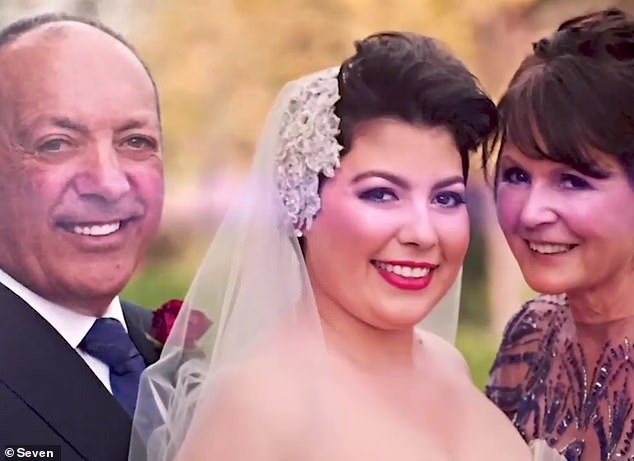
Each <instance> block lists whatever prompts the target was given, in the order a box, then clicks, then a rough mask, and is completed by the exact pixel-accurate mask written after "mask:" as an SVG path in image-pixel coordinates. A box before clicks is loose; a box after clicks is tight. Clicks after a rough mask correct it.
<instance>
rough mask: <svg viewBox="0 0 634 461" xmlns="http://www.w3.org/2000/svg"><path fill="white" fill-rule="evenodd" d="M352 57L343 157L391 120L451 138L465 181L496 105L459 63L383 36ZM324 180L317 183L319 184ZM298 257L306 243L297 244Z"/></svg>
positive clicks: (344, 93) (434, 45) (419, 42)
mask: <svg viewBox="0 0 634 461" xmlns="http://www.w3.org/2000/svg"><path fill="white" fill-rule="evenodd" d="M355 48H356V52H355V54H354V55H353V56H351V57H350V58H348V59H347V60H345V61H344V62H343V64H342V65H341V69H340V71H339V95H340V99H339V100H338V101H337V103H336V104H335V113H336V114H337V116H338V117H339V118H340V120H341V121H340V133H339V136H338V137H337V141H338V142H339V144H340V145H341V146H342V147H343V149H342V150H341V154H340V155H341V157H343V156H344V155H346V154H347V153H348V152H349V151H350V149H351V148H352V145H353V143H354V139H355V134H356V130H357V129H358V128H359V126H360V125H362V124H363V123H365V122H368V121H371V120H374V119H378V118H393V119H397V120H401V121H404V122H407V123H412V124H421V125H425V126H429V127H445V128H446V129H447V130H448V131H449V132H450V133H451V135H452V137H453V139H454V141H455V143H456V146H457V147H458V151H459V153H460V157H461V160H462V173H463V177H464V179H465V182H466V180H467V177H468V174H469V154H470V153H472V152H474V151H476V150H477V149H478V148H479V147H480V146H481V145H482V143H483V142H484V141H485V140H486V139H488V138H489V137H490V136H491V135H492V133H493V131H494V130H495V129H496V128H497V126H498V113H497V109H496V107H495V103H494V102H493V101H492V100H491V99H490V98H489V97H488V96H487V95H486V94H485V93H484V91H482V89H481V88H480V86H479V83H478V80H477V79H476V78H475V77H474V76H473V74H471V73H470V72H469V70H467V68H466V67H465V66H464V64H463V63H462V62H460V61H459V60H458V59H457V58H456V57H455V56H453V55H452V54H451V53H450V52H449V51H448V50H446V49H445V47H444V46H443V45H442V44H441V43H440V42H438V41H437V40H435V39H433V38H431V37H426V36H423V35H417V34H413V33H400V32H384V33H378V34H374V35H371V36H369V37H367V38H365V39H363V40H360V41H357V42H356V43H355ZM326 180H327V179H326V178H325V177H323V176H322V177H321V178H320V184H323V183H324V181H326ZM299 242H300V247H301V249H302V252H304V250H305V246H304V245H305V242H304V238H303V237H300V239H299Z"/></svg>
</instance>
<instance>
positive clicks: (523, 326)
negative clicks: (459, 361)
mask: <svg viewBox="0 0 634 461" xmlns="http://www.w3.org/2000/svg"><path fill="white" fill-rule="evenodd" d="M628 332H629V333H630V334H632V333H634V320H632V319H631V318H630V319H624V320H617V321H613V322H606V323H603V324H600V325H587V324H579V323H576V322H575V321H574V319H573V317H572V314H571V311H570V308H569V305H568V299H567V297H566V296H564V295H561V296H546V295H543V296H540V297H537V298H535V299H534V300H532V301H529V302H528V303H526V304H525V305H524V306H523V307H522V309H521V310H520V312H519V313H518V314H516V315H515V316H514V318H513V319H512V320H511V321H510V322H509V324H508V325H507V328H506V331H505V334H504V338H503V340H502V345H501V346H500V351H499V352H498V356H497V358H496V360H495V363H494V364H493V367H492V369H491V379H490V382H489V385H488V386H487V389H486V393H487V396H488V397H489V398H490V399H491V400H492V401H493V402H494V403H495V404H496V405H497V406H498V407H500V408H501V409H502V410H503V411H504V412H505V413H506V415H507V416H508V417H509V418H510V419H511V420H512V421H513V423H514V424H515V426H516V427H517V428H518V430H519V431H520V433H521V434H522V436H523V437H524V438H525V439H526V440H527V441H531V440H535V439H544V440H545V441H546V442H547V443H548V444H549V445H551V446H553V447H556V448H557V449H558V450H559V451H560V452H561V453H562V454H564V455H565V457H566V459H567V460H568V461H634V450H633V449H632V440H633V439H634V413H633V412H632V409H633V402H634V386H633V385H632V384H631V382H632V381H634V379H632V378H634V373H633V368H634V362H633V361H632V359H633V357H632V355H633V354H632V349H631V344H630V342H629V339H628Z"/></svg>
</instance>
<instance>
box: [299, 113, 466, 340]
mask: <svg viewBox="0 0 634 461" xmlns="http://www.w3.org/2000/svg"><path fill="white" fill-rule="evenodd" d="M321 198H322V208H321V210H320V212H319V214H318V215H317V217H316V219H315V222H314V224H313V226H312V227H311V228H310V229H309V230H308V232H307V233H306V263H307V266H308V271H309V274H310V277H311V282H312V285H313V288H314V291H315V296H316V299H317V302H318V304H319V308H320V310H321V311H322V315H323V314H325V313H326V312H325V310H331V312H333V311H332V309H334V310H335V311H341V312H344V313H345V314H346V315H350V316H352V317H354V318H357V319H359V320H361V321H363V322H364V323H367V324H370V325H372V326H374V327H376V328H380V329H385V330H396V329H401V328H407V327H411V326H413V325H415V324H416V323H418V322H419V321H420V320H421V319H423V318H424V317H425V316H426V315H427V314H428V313H429V312H430V311H431V310H432V309H433V307H434V306H435V305H436V303H437V302H438V301H439V300H440V299H441V298H442V296H443V295H444V294H445V293H446V292H447V291H448V290H449V288H450V287H451V285H452V284H453V282H454V281H455V279H456V276H457V274H458V271H459V269H460V266H461V265H462V262H463V259H464V256H465V253H466V251H467V246H468V243H469V222H468V215H467V209H466V206H465V203H464V202H465V185H464V178H463V175H462V163H461V159H460V154H459V153H458V150H457V147H456V145H455V143H454V141H453V138H452V137H451V135H450V134H449V132H448V131H447V130H446V129H444V128H428V127H425V126H420V125H412V124H409V123H405V122H401V121H397V120H390V119H378V120H373V121H371V122H368V123H365V124H363V126H361V127H359V129H358V130H357V133H356V136H355V139H354V142H353V145H352V149H350V151H349V152H348V153H347V154H346V155H345V156H344V157H343V159H342V162H341V168H340V169H339V170H337V174H336V175H335V177H334V178H332V179H330V180H328V181H327V182H326V183H325V185H324V187H323V189H322V193H321Z"/></svg>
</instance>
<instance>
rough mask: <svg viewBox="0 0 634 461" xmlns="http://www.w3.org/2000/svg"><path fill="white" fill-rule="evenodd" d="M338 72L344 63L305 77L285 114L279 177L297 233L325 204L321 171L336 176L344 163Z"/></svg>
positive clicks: (278, 155)
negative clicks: (340, 139) (336, 105)
mask: <svg viewBox="0 0 634 461" xmlns="http://www.w3.org/2000/svg"><path fill="white" fill-rule="evenodd" d="M338 74H339V67H331V68H328V69H325V70H323V71H320V72H317V73H314V74H311V75H309V76H307V77H304V78H303V79H300V80H299V81H298V82H297V86H296V90H295V91H294V93H293V94H292V95H291V96H290V100H289V103H288V108H287V110H286V111H285V112H284V113H283V114H282V122H281V126H280V133H279V136H280V144H279V147H280V150H279V152H277V153H276V165H275V166H276V176H277V177H276V181H277V187H278V189H279V193H280V198H281V199H282V203H283V205H284V212H285V213H286V216H284V221H285V222H286V223H287V224H288V225H290V226H291V228H292V229H293V230H294V231H295V233H296V235H301V234H302V231H303V230H306V229H308V228H309V227H310V226H311V224H312V222H313V219H314V218H315V216H316V214H317V212H318V211H319V209H320V208H321V199H320V197H319V176H320V174H321V175H324V176H326V177H329V178H331V177H333V176H334V174H335V169H336V168H338V167H339V157H340V155H339V154H340V152H341V150H342V149H343V147H342V146H341V145H340V144H339V143H338V142H337V135H338V134H339V122H340V120H339V117H337V115H336V114H335V103H336V102H337V101H338V100H339V82H338V80H337V76H338Z"/></svg>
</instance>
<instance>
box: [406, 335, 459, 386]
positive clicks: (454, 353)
mask: <svg viewBox="0 0 634 461" xmlns="http://www.w3.org/2000/svg"><path fill="white" fill-rule="evenodd" d="M417 335H418V338H419V340H420V342H421V343H422V345H423V348H424V349H423V350H424V354H425V357H427V358H428V359H429V360H432V361H433V362H434V363H438V364H439V365H440V366H441V367H442V368H443V369H445V370H446V371H451V372H455V373H459V374H462V373H464V374H465V376H466V377H468V378H469V379H470V378H471V372H470V370H469V366H468V365H467V362H466V360H465V358H464V356H463V355H462V353H461V352H460V351H459V350H458V349H457V348H456V346H454V345H453V344H452V343H450V342H449V341H447V340H446V339H444V338H441V337H440V336H437V335H435V334H433V333H430V332H428V331H424V330H420V331H418V332H417Z"/></svg>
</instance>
